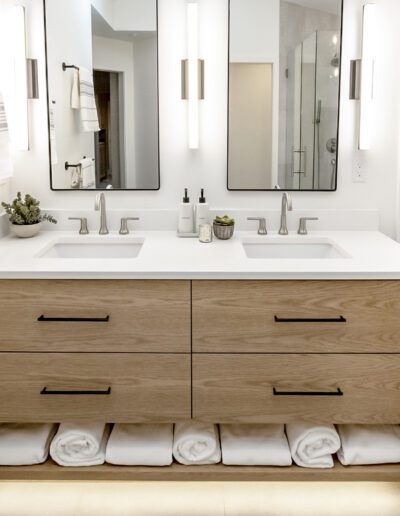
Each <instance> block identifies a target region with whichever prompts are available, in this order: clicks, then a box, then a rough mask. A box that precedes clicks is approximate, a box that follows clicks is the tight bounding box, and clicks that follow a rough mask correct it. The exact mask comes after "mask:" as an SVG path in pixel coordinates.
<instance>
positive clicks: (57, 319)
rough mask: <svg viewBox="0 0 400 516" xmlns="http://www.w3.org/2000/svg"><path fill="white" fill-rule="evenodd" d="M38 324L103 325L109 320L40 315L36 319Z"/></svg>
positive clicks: (108, 318) (107, 317)
mask: <svg viewBox="0 0 400 516" xmlns="http://www.w3.org/2000/svg"><path fill="white" fill-rule="evenodd" d="M37 320H38V321H39V322H98V323H105V322H108V321H109V320H110V316H109V315H107V316H106V317H45V316H44V315H41V316H40V317H38V318H37Z"/></svg>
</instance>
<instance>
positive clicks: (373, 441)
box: [337, 425, 400, 466]
mask: <svg viewBox="0 0 400 516" xmlns="http://www.w3.org/2000/svg"><path fill="white" fill-rule="evenodd" d="M337 429H338V432H339V435H340V440H341V441H342V446H341V448H340V450H339V451H338V454H337V456H338V459H339V460H340V462H341V463H342V464H343V465H344V466H348V465H357V464H358V465H367V464H388V463H397V462H400V426H399V425H338V427H337Z"/></svg>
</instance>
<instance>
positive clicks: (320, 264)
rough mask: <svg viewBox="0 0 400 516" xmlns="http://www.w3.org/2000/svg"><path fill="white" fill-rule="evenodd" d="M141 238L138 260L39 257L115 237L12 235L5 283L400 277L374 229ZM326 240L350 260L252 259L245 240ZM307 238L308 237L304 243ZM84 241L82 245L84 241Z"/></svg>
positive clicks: (3, 263)
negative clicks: (62, 246)
mask: <svg viewBox="0 0 400 516" xmlns="http://www.w3.org/2000/svg"><path fill="white" fill-rule="evenodd" d="M131 237H135V238H137V239H141V240H144V244H143V247H142V249H141V251H140V253H139V255H138V256H137V257H136V258H128V259H119V258H118V259H99V258H95V259H93V258H42V257H40V254H42V253H43V251H44V250H45V249H48V248H49V247H51V246H52V245H53V244H54V243H56V242H59V241H62V240H63V239H64V240H68V239H74V240H75V241H76V242H79V238H84V239H85V242H90V240H91V239H93V241H95V240H97V241H98V240H99V239H100V238H101V239H104V242H105V241H106V240H107V239H116V238H119V239H122V238H124V237H119V235H117V234H110V235H107V236H102V237H99V235H98V234H95V233H93V234H91V235H89V236H85V237H79V235H77V234H76V232H59V231H44V232H42V233H40V234H39V235H38V236H36V237H34V238H31V239H18V238H16V237H14V236H7V237H5V238H2V239H0V278H2V279H13V278H15V279H46V278H58V279H63V278H69V279H84V278H88V279H95V278H96V279H112V278H114V279H123V278H131V279H400V244H398V243H396V242H395V241H393V240H391V239H390V238H388V237H386V236H385V235H383V234H382V233H379V232H377V231H312V232H310V234H309V235H308V236H303V237H299V236H298V235H296V233H293V234H291V235H290V236H289V237H286V236H278V235H276V234H273V233H271V234H270V235H268V236H258V235H257V233H256V232H254V231H252V232H236V233H235V235H234V237H233V238H232V239H231V240H228V241H220V240H214V242H213V243H211V244H204V243H200V242H199V241H198V240H197V239H183V238H178V237H177V236H176V233H174V232H172V231H160V232H157V231H147V232H135V233H134V234H132V235H130V237H125V238H131ZM294 238H296V239H300V238H301V239H304V242H306V241H307V239H311V238H312V239H314V240H315V239H318V238H320V239H329V240H330V241H333V242H334V243H335V245H337V246H338V247H339V248H341V249H342V250H343V251H344V252H345V254H346V255H347V256H348V257H346V258H339V259H338V258H329V259H315V258H312V259H304V258H303V259H292V258H289V259H251V258H248V257H247V256H246V253H245V250H244V248H243V246H242V242H243V240H248V239H251V241H252V242H257V241H261V242H268V239H274V240H275V241H276V240H277V239H282V242H289V240H285V239H292V240H293V239H294ZM302 241H303V240H302ZM82 242H83V240H82Z"/></svg>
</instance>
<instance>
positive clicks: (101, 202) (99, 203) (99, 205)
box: [94, 192, 109, 235]
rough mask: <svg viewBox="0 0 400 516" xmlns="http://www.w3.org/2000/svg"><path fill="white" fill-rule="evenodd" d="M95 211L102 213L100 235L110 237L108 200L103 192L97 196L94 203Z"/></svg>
mask: <svg viewBox="0 0 400 516" xmlns="http://www.w3.org/2000/svg"><path fill="white" fill-rule="evenodd" d="M94 209H95V210H96V211H100V231H99V234H100V235H108V233H109V231H108V228H107V211H106V198H105V195H104V193H103V192H101V193H99V194H97V195H96V199H95V202H94Z"/></svg>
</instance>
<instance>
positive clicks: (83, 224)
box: [68, 217, 89, 235]
mask: <svg viewBox="0 0 400 516" xmlns="http://www.w3.org/2000/svg"><path fill="white" fill-rule="evenodd" d="M68 220H80V222H81V227H80V230H79V234H80V235H88V234H89V230H88V225H87V218H86V217H68Z"/></svg>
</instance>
